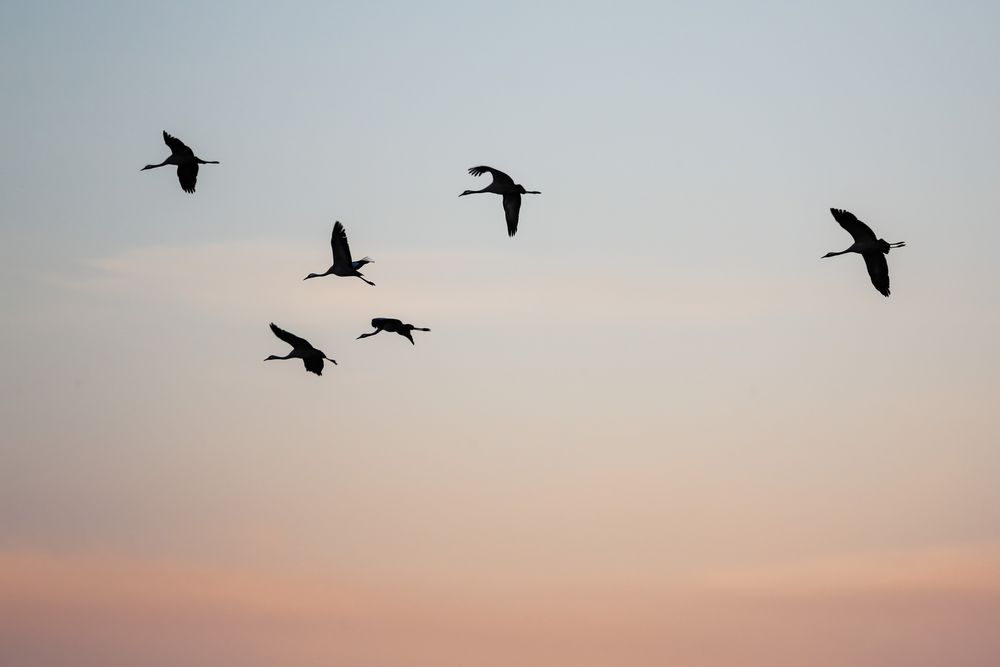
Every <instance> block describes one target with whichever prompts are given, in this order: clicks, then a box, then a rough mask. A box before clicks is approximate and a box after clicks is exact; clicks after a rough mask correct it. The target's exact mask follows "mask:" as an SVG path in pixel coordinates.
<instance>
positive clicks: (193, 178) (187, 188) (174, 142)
mask: <svg viewBox="0 0 1000 667" xmlns="http://www.w3.org/2000/svg"><path fill="white" fill-rule="evenodd" d="M163 142H164V143H165V144H166V145H167V147H168V148H169V149H170V156H169V157H168V158H167V159H166V160H164V161H163V162H161V163H160V164H147V165H146V166H145V167H143V168H142V169H140V171H146V170H147V169H156V168H157V167H164V166H166V165H168V164H171V165H175V166H176V167H177V180H178V181H180V184H181V189H182V190H184V192H188V193H193V192H194V186H195V185H196V184H197V182H198V165H199V164H219V163H218V162H217V161H215V160H202V159H201V158H200V157H198V156H196V155H195V154H194V151H193V150H191V149H190V148H188V147H187V146H185V145H184V142H183V141H181V140H180V139H178V138H177V137H172V136H170V135H169V134H167V133H166V131H164V132H163Z"/></svg>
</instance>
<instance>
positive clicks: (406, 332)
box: [357, 317, 430, 345]
mask: <svg viewBox="0 0 1000 667" xmlns="http://www.w3.org/2000/svg"><path fill="white" fill-rule="evenodd" d="M372 326H373V327H375V331H372V332H371V333H366V334H361V335H360V336H358V338H357V340H361V339H362V338H368V337H369V336H374V335H375V334H377V333H379V332H380V331H389V332H392V333H397V334H399V335H400V336H403V337H405V338H406V339H407V340H409V341H410V342H411V343H413V336H411V335H410V332H411V331H430V329H425V328H423V327H415V326H413V325H412V324H403V323H402V322H401V321H400V320H397V319H394V318H392V317H376V318H374V319H373V320H372ZM413 344H414V345H416V343H413Z"/></svg>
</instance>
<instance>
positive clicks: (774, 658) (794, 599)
mask: <svg viewBox="0 0 1000 667" xmlns="http://www.w3.org/2000/svg"><path fill="white" fill-rule="evenodd" d="M998 556H1000V548H998V547H997V546H996V545H986V546H983V547H968V548H948V549H940V550H933V551H926V552H913V553H901V554H895V555H888V556H886V555H873V556H865V557H851V558H847V559H845V560H842V561H830V562H827V563H821V564H816V563H804V564H790V565H788V566H782V567H774V568H771V569H770V570H769V571H758V572H757V573H755V574H752V575H741V576H739V577H736V578H735V579H734V578H733V577H731V576H729V575H723V576H715V575H714V574H713V573H706V575H705V577H703V578H701V579H700V580H698V579H697V578H695V579H688V580H685V581H675V582H664V583H663V585H661V586H654V587H641V588H640V587H635V588H628V587H618V588H608V587H607V586H604V585H600V584H595V583H594V582H588V581H578V582H574V583H573V584H572V585H570V586H566V585H556V586H551V585H546V584H544V583H541V584H539V583H532V584H525V585H521V586H515V587H513V588H509V587H508V588H504V589H495V590H483V589H475V588H473V589H468V588H463V587H462V585H461V582H450V583H445V582H409V583H406V582H399V581H391V580H381V581H359V580H357V579H356V578H352V580H351V582H350V583H348V582H347V581H346V580H345V579H343V578H340V577H337V576H336V575H335V574H333V575H331V574H329V573H316V572H313V573H306V572H302V571H300V572H299V573H298V574H297V575H289V574H287V573H283V574H278V573H277V572H276V571H270V570H261V569H259V568H258V569H247V568H242V569H241V568H238V567H232V566H227V567H215V566H211V565H198V564H192V563H178V562H171V561H137V560H130V559H126V558H121V557H116V556H108V555H105V556H99V555H75V556H73V555H63V556H54V555H51V554H44V553H38V552H23V553H18V552H11V551H8V552H4V553H2V554H0V646H3V647H5V648H4V649H2V650H0V651H2V656H3V657H4V658H5V659H6V660H9V661H12V662H11V664H17V665H29V666H30V665H41V664H46V665H49V666H50V667H52V666H56V665H62V664H67V665H68V664H73V665H76V666H84V667H87V666H89V665H98V664H130V663H137V662H141V663H142V664H146V665H168V664H174V663H173V662H172V661H174V660H176V658H177V656H179V655H183V656H185V664H188V665H195V666H198V665H209V664H212V663H213V661H220V660H221V661H224V663H225V664H241V665H266V664H283V665H288V666H290V667H296V666H300V665H301V666H312V665H321V664H354V665H376V664H378V665H383V666H388V667H391V666H394V665H400V666H403V665H407V666H410V665H456V666H457V665H463V664H464V665H467V664H472V663H474V664H479V665H489V666H492V665H497V666H499V665H507V664H512V663H514V664H519V665H524V666H529V667H533V666H535V665H537V666H538V667H542V666H543V665H545V666H548V665H552V664H577V665H584V666H588V667H589V666H594V667H597V666H604V665H608V666H610V665H620V664H630V665H658V664H663V661H664V660H668V661H671V662H673V663H674V664H684V665H692V666H702V665H704V666H705V667H708V666H709V665H711V666H712V667H719V666H724V665H741V666H756V665H760V666H763V665H774V664H789V665H791V664H809V665H830V666H831V667H832V666H833V665H843V664H851V665H859V666H867V665H871V666H873V667H874V666H875V665H886V664H907V665H934V664H950V665H960V666H961V665H969V666H970V667H971V666H973V665H985V664H989V662H988V661H987V660H986V659H985V657H986V656H994V657H995V656H996V655H998V654H1000V640H998V639H997V637H996V634H995V632H992V631H990V630H989V629H990V628H995V627H996V623H997V622H1000V586H998V575H997V572H998V569H997V564H998V562H1000V559H998ZM748 584H750V585H748Z"/></svg>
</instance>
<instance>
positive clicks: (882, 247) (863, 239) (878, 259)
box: [823, 208, 906, 296]
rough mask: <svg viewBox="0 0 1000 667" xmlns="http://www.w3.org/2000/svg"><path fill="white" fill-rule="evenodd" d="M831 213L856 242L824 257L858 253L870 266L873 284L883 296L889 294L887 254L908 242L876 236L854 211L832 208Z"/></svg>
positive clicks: (869, 270) (866, 264)
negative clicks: (892, 241) (892, 240)
mask: <svg viewBox="0 0 1000 667" xmlns="http://www.w3.org/2000/svg"><path fill="white" fill-rule="evenodd" d="M830 213H832V214H833V217H834V219H835V220H836V221H837V222H839V223H840V226H841V227H843V228H844V229H846V230H847V233H848V234H850V235H851V236H852V237H854V243H852V244H851V247H850V248H848V249H847V250H842V251H840V252H828V253H826V254H825V255H823V259H826V258H827V257H836V256H837V255H844V254H846V253H849V252H856V253H858V254H859V255H861V256H862V257H864V259H865V266H867V267H868V275H869V276H870V277H871V279H872V285H874V286H875V289H877V290H878V291H879V292H881V293H882V295H883V296H889V265H888V263H887V262H886V261H885V256H886V255H888V254H889V250H890V249H891V248H902V247H905V246H906V242H905V241H900V242H898V243H888V242H886V241H885V240H884V239H879V238H876V237H875V232H873V231H872V228H871V227H869V226H868V225H866V224H865V223H863V222H861V221H860V220H858V219H857V218H856V217H855V216H854V214H853V213H850V212H848V211H844V210H842V209H839V208H831V209H830Z"/></svg>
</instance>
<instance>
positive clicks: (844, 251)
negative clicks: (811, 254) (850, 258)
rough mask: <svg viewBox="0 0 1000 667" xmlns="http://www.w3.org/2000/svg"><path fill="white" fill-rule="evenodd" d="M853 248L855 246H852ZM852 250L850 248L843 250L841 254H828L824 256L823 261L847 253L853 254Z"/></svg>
mask: <svg viewBox="0 0 1000 667" xmlns="http://www.w3.org/2000/svg"><path fill="white" fill-rule="evenodd" d="M853 247H854V246H851V248H853ZM851 248H848V249H847V250H841V251H840V252H828V253H826V254H825V255H823V259H826V258H827V257H836V256H837V255H846V254H847V253H849V252H851Z"/></svg>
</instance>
